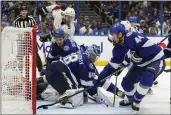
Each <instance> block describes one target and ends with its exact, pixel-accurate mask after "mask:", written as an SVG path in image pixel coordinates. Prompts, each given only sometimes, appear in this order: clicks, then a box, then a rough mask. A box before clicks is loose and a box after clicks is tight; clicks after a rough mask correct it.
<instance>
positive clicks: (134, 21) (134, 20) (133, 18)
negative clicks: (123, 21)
mask: <svg viewBox="0 0 171 115" xmlns="http://www.w3.org/2000/svg"><path fill="white" fill-rule="evenodd" d="M128 21H129V22H130V23H138V17H137V16H131V17H129V18H128Z"/></svg>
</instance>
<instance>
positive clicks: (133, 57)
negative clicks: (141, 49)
mask: <svg viewBox="0 0 171 115" xmlns="http://www.w3.org/2000/svg"><path fill="white" fill-rule="evenodd" d="M131 61H132V62H133V64H135V65H138V64H139V63H141V61H142V58H141V57H139V56H138V55H137V54H136V53H132V55H131Z"/></svg>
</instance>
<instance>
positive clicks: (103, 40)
mask: <svg viewBox="0 0 171 115" xmlns="http://www.w3.org/2000/svg"><path fill="white" fill-rule="evenodd" d="M148 38H149V39H150V40H152V41H153V42H155V43H159V42H160V41H161V40H162V39H163V38H164V37H148ZM74 40H75V41H76V42H77V43H78V44H79V45H82V44H84V45H88V46H89V45H91V44H96V45H98V46H99V47H100V49H101V52H102V53H101V56H100V58H99V60H98V61H97V62H95V64H96V65H97V66H105V65H106V64H107V63H108V61H109V60H110V58H111V57H112V48H113V45H112V44H111V43H110V42H109V41H108V39H107V36H74ZM37 41H38V43H37V46H38V51H39V55H40V57H41V59H42V61H43V64H44V63H45V59H44V53H43V51H45V52H46V54H47V53H48V52H49V50H50V44H51V43H50V42H45V43H44V44H43V43H42V42H40V41H39V36H37ZM163 43H164V45H165V46H166V45H167V43H168V40H165V41H164V42H163ZM166 65H167V66H171V61H170V59H167V60H166Z"/></svg>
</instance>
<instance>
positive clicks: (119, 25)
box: [108, 23, 126, 45]
mask: <svg viewBox="0 0 171 115" xmlns="http://www.w3.org/2000/svg"><path fill="white" fill-rule="evenodd" d="M119 32H121V33H122V34H123V35H124V34H126V28H125V26H124V25H123V24H122V23H117V24H115V25H113V26H112V27H110V29H109V31H108V41H109V42H111V43H113V44H114V45H115V42H114V41H113V36H112V34H116V35H117V36H118V34H119Z"/></svg>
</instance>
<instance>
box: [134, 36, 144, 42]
mask: <svg viewBox="0 0 171 115" xmlns="http://www.w3.org/2000/svg"><path fill="white" fill-rule="evenodd" d="M142 39H143V37H141V36H138V37H136V38H135V41H136V43H139V42H141V41H142Z"/></svg>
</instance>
